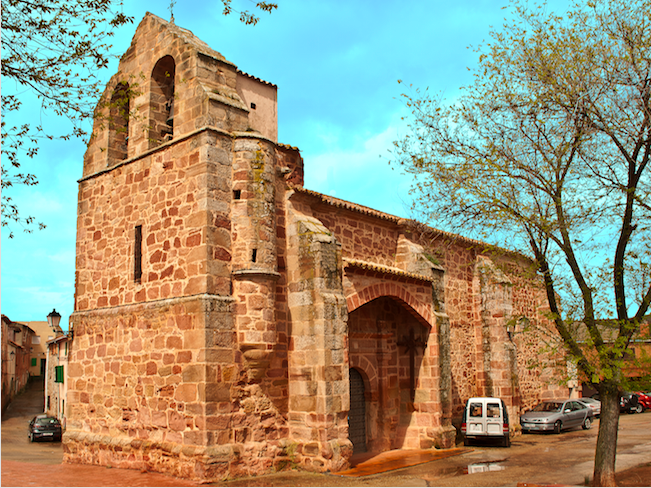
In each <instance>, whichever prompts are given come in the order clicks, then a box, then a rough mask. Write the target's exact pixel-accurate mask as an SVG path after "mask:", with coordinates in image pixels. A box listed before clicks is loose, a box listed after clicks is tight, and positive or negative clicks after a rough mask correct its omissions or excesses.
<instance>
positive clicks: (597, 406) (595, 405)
mask: <svg viewBox="0 0 651 488" xmlns="http://www.w3.org/2000/svg"><path fill="white" fill-rule="evenodd" d="M579 401H580V402H581V403H585V404H586V405H587V406H588V407H590V408H591V409H592V414H593V415H594V416H595V418H599V415H601V402H600V401H599V400H595V399H594V398H590V397H585V398H579Z"/></svg>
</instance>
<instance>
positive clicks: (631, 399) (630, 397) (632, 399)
mask: <svg viewBox="0 0 651 488" xmlns="http://www.w3.org/2000/svg"><path fill="white" fill-rule="evenodd" d="M638 410H639V411H640V412H641V411H642V410H640V402H639V398H638V396H637V395H636V394H635V393H630V392H626V393H623V394H622V396H621V397H620V399H619V411H620V412H627V413H636V412H638Z"/></svg>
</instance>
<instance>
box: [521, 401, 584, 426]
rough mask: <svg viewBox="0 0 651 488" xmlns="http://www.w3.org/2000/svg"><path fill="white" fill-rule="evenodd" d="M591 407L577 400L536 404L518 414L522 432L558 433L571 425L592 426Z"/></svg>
mask: <svg viewBox="0 0 651 488" xmlns="http://www.w3.org/2000/svg"><path fill="white" fill-rule="evenodd" d="M592 418H593V413H592V409H591V408H590V407H588V406H586V405H585V404H584V403H581V402H580V401H578V400H551V401H545V402H542V403H540V404H538V405H536V406H535V407H534V408H533V409H532V410H529V411H527V412H525V413H524V414H522V415H521V416H520V425H521V426H522V432H523V433H526V432H531V431H541V432H545V431H553V432H554V433H556V434H560V433H561V430H565V429H571V428H573V427H579V426H580V427H583V428H584V429H586V430H587V429H589V428H590V427H592Z"/></svg>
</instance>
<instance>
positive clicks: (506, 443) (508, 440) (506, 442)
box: [502, 434, 511, 447]
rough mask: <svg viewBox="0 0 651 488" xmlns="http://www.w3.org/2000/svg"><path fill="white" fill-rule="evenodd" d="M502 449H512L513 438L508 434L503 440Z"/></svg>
mask: <svg viewBox="0 0 651 488" xmlns="http://www.w3.org/2000/svg"><path fill="white" fill-rule="evenodd" d="M502 447H511V437H510V436H509V434H506V435H505V436H504V439H502Z"/></svg>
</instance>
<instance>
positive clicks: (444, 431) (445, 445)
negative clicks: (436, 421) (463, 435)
mask: <svg viewBox="0 0 651 488" xmlns="http://www.w3.org/2000/svg"><path fill="white" fill-rule="evenodd" d="M428 434H430V435H431V437H432V438H433V439H434V445H433V446H432V447H435V448H436V449H451V448H453V447H454V446H455V444H456V437H457V429H455V428H454V426H453V425H446V426H443V427H439V428H438V429H432V432H428Z"/></svg>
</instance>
